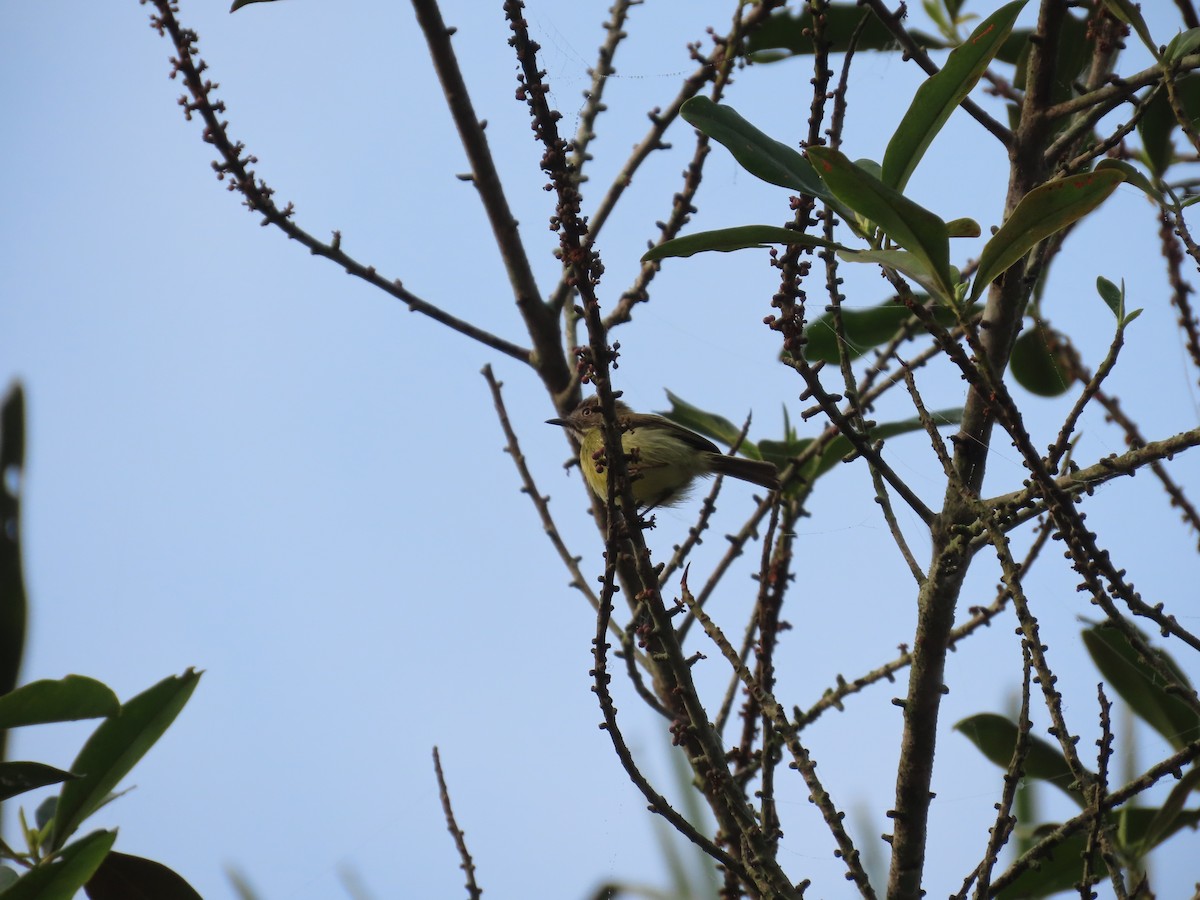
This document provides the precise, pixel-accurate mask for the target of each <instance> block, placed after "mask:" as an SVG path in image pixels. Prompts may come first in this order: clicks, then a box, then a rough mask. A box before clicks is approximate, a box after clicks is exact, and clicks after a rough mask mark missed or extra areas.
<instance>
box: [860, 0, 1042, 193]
mask: <svg viewBox="0 0 1200 900" xmlns="http://www.w3.org/2000/svg"><path fill="white" fill-rule="evenodd" d="M1026 2H1028V0H1013V2H1011V3H1006V4H1005V5H1004V6H1002V7H1000V8H999V9H998V10H996V11H995V12H994V13H992V14H991V15H990V16H988V17H987V18H986V19H984V20H983V21H982V22H980V23H979V26H978V27H977V28H976V29H975V30H974V31H973V32H972V33H971V36H970V37H969V38H967V39H966V40H965V41H964V42H963V43H962V44H961V45H960V46H958V47H955V48H954V50H952V51H951V52H950V56H949V58H947V60H946V63H945V65H944V66H942V68H941V70H940V71H938V72H937V73H935V74H934V75H931V76H930V77H929V78H927V79H926V80H925V83H924V84H922V85H921V86H920V87H919V88H918V89H917V92H916V94H915V95H914V97H913V101H912V104H911V105H910V106H909V108H908V112H906V113H905V114H904V118H903V119H902V120H901V121H900V127H899V128H897V129H896V133H895V134H893V135H892V139H891V140H890V141H889V142H888V146H887V151H886V152H885V153H884V155H883V182H884V184H886V185H888V186H889V187H893V188H895V189H896V190H898V191H903V190H904V188H905V186H906V185H907V184H908V179H909V177H910V176H911V175H912V173H913V171H914V170H915V169H916V167H917V163H919V162H920V161H921V157H922V156H924V155H925V151H926V150H927V149H928V148H929V145H930V143H932V142H933V139H934V138H935V137H936V136H937V133H938V132H939V131H941V130H942V126H943V125H945V124H946V121H947V120H948V119H949V118H950V114H951V113H952V112H954V110H955V109H957V108H958V105H959V104H960V103H962V102H963V100H965V99H966V98H967V95H969V94H970V93H971V91H972V90H973V89H974V88H975V85H976V84H977V83H978V82H979V79H980V78H981V77H982V76H983V73H984V72H985V71H986V70H987V67H988V65H989V64H990V63H991V61H992V59H993V58H994V57H995V55H996V53H997V52H998V51H999V50H1000V48H1001V46H1002V45H1003V44H1004V41H1005V40H1006V39H1007V38H1008V36H1009V34H1010V33H1011V32H1012V28H1013V23H1014V22H1016V20H1017V15H1018V14H1019V13H1020V12H1021V10H1022V8H1023V7H1024V6H1025V4H1026Z"/></svg>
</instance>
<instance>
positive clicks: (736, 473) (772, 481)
mask: <svg viewBox="0 0 1200 900" xmlns="http://www.w3.org/2000/svg"><path fill="white" fill-rule="evenodd" d="M709 465H710V467H711V468H712V471H714V472H716V473H718V474H720V475H728V476H729V477H730V478H740V479H741V480H742V481H749V482H750V483H751V484H757V485H758V486H759V487H764V488H767V489H768V490H772V491H777V490H779V470H778V469H776V468H775V465H774V463H769V462H766V461H765V460H759V459H746V458H745V457H743V456H725V455H723V454H720V453H713V454H711V455H710V456H709Z"/></svg>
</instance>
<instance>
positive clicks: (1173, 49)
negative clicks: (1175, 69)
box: [1163, 28, 1200, 66]
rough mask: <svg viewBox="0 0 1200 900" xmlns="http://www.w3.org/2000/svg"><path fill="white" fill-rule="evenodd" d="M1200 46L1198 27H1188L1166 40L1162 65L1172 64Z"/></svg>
mask: <svg viewBox="0 0 1200 900" xmlns="http://www.w3.org/2000/svg"><path fill="white" fill-rule="evenodd" d="M1197 47H1200V28H1189V29H1188V30H1187V31H1182V32H1180V33H1179V34H1177V35H1175V37H1173V38H1171V40H1169V41H1167V49H1166V50H1165V51H1163V65H1165V66H1173V65H1174V64H1175V63H1177V62H1179V61H1180V60H1182V59H1183V58H1184V57H1185V56H1187V55H1188V54H1190V53H1194V52H1195V51H1196V48H1197Z"/></svg>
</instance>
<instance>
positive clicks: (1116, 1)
mask: <svg viewBox="0 0 1200 900" xmlns="http://www.w3.org/2000/svg"><path fill="white" fill-rule="evenodd" d="M1103 3H1104V5H1105V6H1107V7H1108V11H1109V12H1111V13H1112V14H1113V15H1114V16H1115V17H1116V18H1118V19H1120V20H1121V21H1122V22H1124V23H1125V24H1126V25H1128V26H1129V27H1130V28H1132V29H1133V30H1134V32H1135V33H1136V34H1137V36H1138V37H1139V38H1141V40H1142V43H1143V44H1145V45H1146V48H1147V49H1148V50H1149V51H1150V53H1151V54H1152V55H1153V56H1154V58H1155V59H1160V58H1161V54H1160V53H1159V49H1158V44H1156V43H1154V38H1152V37H1151V36H1150V29H1149V28H1147V27H1146V20H1145V19H1143V18H1142V11H1141V10H1140V9H1138V8H1137V4H1135V3H1132V2H1130V0H1103Z"/></svg>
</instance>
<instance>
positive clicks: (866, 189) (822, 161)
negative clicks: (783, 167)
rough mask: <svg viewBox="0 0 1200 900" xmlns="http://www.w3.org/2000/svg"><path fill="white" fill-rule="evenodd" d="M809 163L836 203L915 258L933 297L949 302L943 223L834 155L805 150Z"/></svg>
mask: <svg viewBox="0 0 1200 900" xmlns="http://www.w3.org/2000/svg"><path fill="white" fill-rule="evenodd" d="M808 157H809V159H811V160H813V161H814V162H815V165H816V167H817V172H818V174H819V175H820V176H821V178H822V179H824V181H825V183H826V184H827V185H829V189H830V190H831V191H833V193H834V195H836V196H837V198H838V199H839V200H841V201H842V202H843V203H845V204H846V205H847V206H849V207H850V208H851V209H852V210H854V211H855V212H856V213H859V214H860V215H862V216H864V217H865V218H867V219H870V220H871V221H872V222H874V223H875V224H877V225H878V226H879V227H880V228H881V229H883V232H884V234H886V235H887V236H888V237H889V238H891V239H892V240H893V241H895V242H896V243H897V244H899V245H900V246H901V247H903V248H904V249H905V250H908V251H909V252H911V253H912V254H913V255H915V256H916V257H917V258H918V259H919V260H920V261H921V262H922V263H924V264H925V266H926V267H927V268H928V269H929V272H930V273H931V278H932V280H933V282H934V284H935V286H936V287H937V290H935V291H934V293H936V294H938V295H939V296H940V297H944V298H952V297H953V296H954V288H953V284H952V279H951V277H950V240H949V230H948V229H947V228H946V223H945V222H943V221H942V220H941V218H939V217H938V216H937V215H935V214H934V213H932V212H930V211H929V210H927V209H925V207H923V206H919V205H917V204H916V203H913V202H912V201H911V200H909V199H908V198H907V197H905V196H904V195H903V194H901V193H900V192H899V191H897V190H895V189H894V188H891V187H888V186H887V185H886V184H884V183H883V182H882V181H880V180H879V179H878V178H876V177H874V176H873V175H871V174H870V173H869V172H866V171H864V170H863V169H861V168H860V167H858V166H856V165H855V164H854V163H852V162H850V160H849V159H847V158H846V156H845V155H844V154H842V153H840V152H839V151H837V150H831V149H829V148H828V147H810V148H809V149H808Z"/></svg>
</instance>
